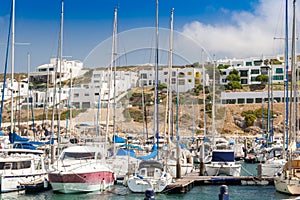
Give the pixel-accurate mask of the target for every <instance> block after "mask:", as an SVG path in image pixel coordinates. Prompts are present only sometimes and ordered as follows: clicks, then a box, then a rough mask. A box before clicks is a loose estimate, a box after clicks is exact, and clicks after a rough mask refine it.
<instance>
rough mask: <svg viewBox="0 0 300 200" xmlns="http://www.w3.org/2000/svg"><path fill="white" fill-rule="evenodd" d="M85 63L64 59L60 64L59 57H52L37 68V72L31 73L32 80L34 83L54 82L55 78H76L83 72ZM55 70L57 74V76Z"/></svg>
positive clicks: (58, 79) (63, 79)
mask: <svg viewBox="0 0 300 200" xmlns="http://www.w3.org/2000/svg"><path fill="white" fill-rule="evenodd" d="M82 67H83V63H82V62H81V61H79V60H66V59H64V60H63V61H62V63H61V66H60V60H59V59H58V58H51V59H50V63H49V64H43V65H40V66H38V67H37V68H36V71H35V72H32V73H30V78H29V79H30V82H32V83H37V84H39V83H46V82H47V79H48V82H49V83H50V84H51V83H54V80H55V79H57V82H58V81H60V80H61V81H65V80H68V79H70V78H71V77H73V78H75V77H76V76H78V75H80V74H81V70H82ZM55 72H57V73H56V76H55Z"/></svg>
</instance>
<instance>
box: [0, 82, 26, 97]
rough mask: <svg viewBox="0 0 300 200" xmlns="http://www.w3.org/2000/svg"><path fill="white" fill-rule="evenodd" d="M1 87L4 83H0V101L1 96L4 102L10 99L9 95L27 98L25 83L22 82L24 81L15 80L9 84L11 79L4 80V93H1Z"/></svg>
mask: <svg viewBox="0 0 300 200" xmlns="http://www.w3.org/2000/svg"><path fill="white" fill-rule="evenodd" d="M3 85H4V82H1V83H0V88H1V94H0V101H2V94H4V100H7V99H10V98H11V94H13V96H14V97H24V96H27V91H28V84H27V82H24V81H20V82H18V81H16V80H14V81H13V82H11V79H6V83H5V88H4V92H3Z"/></svg>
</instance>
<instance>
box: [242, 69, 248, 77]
mask: <svg viewBox="0 0 300 200" xmlns="http://www.w3.org/2000/svg"><path fill="white" fill-rule="evenodd" d="M240 76H241V77H247V76H248V70H240Z"/></svg>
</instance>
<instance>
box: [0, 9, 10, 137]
mask: <svg viewBox="0 0 300 200" xmlns="http://www.w3.org/2000/svg"><path fill="white" fill-rule="evenodd" d="M12 10H13V6H12V5H11V12H10V13H12ZM11 21H12V14H11V15H10V19H9V25H8V28H9V29H8V36H7V46H6V56H5V65H4V77H3V78H4V80H3V87H2V100H1V107H0V109H1V110H0V131H1V129H2V113H3V106H4V90H5V87H6V73H7V63H8V51H9V42H10V34H11Z"/></svg>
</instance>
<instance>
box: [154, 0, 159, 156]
mask: <svg viewBox="0 0 300 200" xmlns="http://www.w3.org/2000/svg"><path fill="white" fill-rule="evenodd" d="M155 13H156V14H155V16H156V17H155V27H156V34H155V36H156V42H155V94H154V101H155V106H154V131H155V136H156V141H157V148H158V147H159V114H158V104H159V98H158V86H159V80H158V0H156V12H155ZM157 159H159V156H158V154H157Z"/></svg>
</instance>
